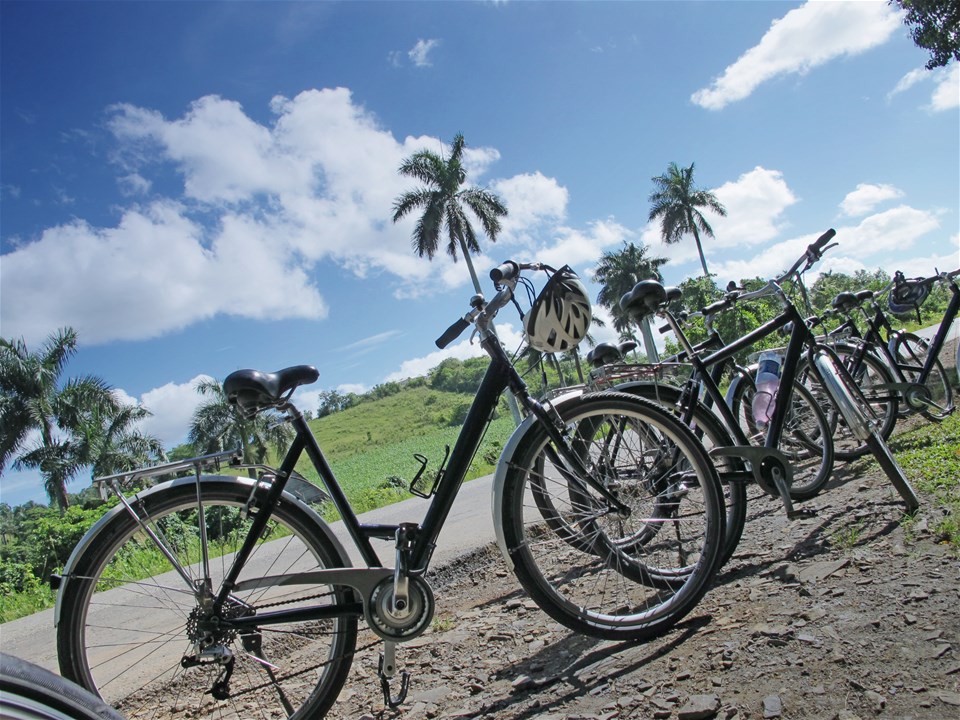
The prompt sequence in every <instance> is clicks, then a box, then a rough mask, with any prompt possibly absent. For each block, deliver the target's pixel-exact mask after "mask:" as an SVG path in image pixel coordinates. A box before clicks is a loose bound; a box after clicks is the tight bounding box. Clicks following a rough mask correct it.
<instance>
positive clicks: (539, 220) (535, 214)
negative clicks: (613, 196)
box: [491, 172, 569, 244]
mask: <svg viewBox="0 0 960 720" xmlns="http://www.w3.org/2000/svg"><path fill="white" fill-rule="evenodd" d="M491 190H493V191H494V192H496V193H497V194H498V195H499V196H500V197H501V198H502V199H503V201H504V202H505V203H506V205H507V209H508V211H509V212H508V215H507V217H505V218H504V219H503V220H502V235H501V239H502V240H503V241H504V242H511V241H512V242H516V243H522V244H529V243H530V242H531V240H532V239H531V238H530V237H529V235H528V232H529V231H530V230H531V229H532V228H536V227H538V226H540V225H542V224H543V223H554V222H559V221H562V220H563V218H564V216H565V215H566V211H567V202H568V200H569V193H568V192H567V189H566V188H565V187H563V186H562V185H560V183H558V182H557V181H556V180H555V179H554V178H548V177H545V176H544V175H542V174H541V173H539V172H535V173H526V174H523V175H514V176H513V177H512V178H506V179H503V180H497V181H496V182H494V183H493V185H492V186H491Z"/></svg>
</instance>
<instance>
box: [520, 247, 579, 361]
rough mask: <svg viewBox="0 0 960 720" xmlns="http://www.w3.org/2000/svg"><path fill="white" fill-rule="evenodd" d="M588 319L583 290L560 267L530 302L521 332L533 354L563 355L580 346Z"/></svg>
mask: <svg viewBox="0 0 960 720" xmlns="http://www.w3.org/2000/svg"><path fill="white" fill-rule="evenodd" d="M592 317H593V312H592V311H591V309H590V299H589V298H588V297H587V291H586V288H584V287H583V283H581V282H580V278H578V277H577V274H576V273H575V272H574V271H573V270H571V269H570V266H569V265H564V266H563V267H562V268H560V269H559V270H557V271H556V272H555V273H554V274H553V277H551V278H550V279H549V280H548V281H547V284H546V285H544V286H543V290H541V291H540V294H539V295H538V296H537V299H536V300H534V301H533V306H532V307H531V308H530V312H528V313H527V315H526V317H525V318H524V319H523V329H524V331H525V332H526V335H527V342H528V343H530V347H532V348H534V349H535V350H539V351H540V352H546V353H552V352H563V351H567V350H572V349H573V348H575V347H576V346H577V345H579V344H580V341H581V340H583V338H584V336H586V334H587V329H588V328H589V327H590V320H591V318H592Z"/></svg>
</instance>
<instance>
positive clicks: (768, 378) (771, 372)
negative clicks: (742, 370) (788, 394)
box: [751, 351, 781, 425]
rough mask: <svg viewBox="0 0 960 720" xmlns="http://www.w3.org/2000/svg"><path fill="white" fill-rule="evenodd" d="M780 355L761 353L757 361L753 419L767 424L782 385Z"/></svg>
mask: <svg viewBox="0 0 960 720" xmlns="http://www.w3.org/2000/svg"><path fill="white" fill-rule="evenodd" d="M780 364H781V360H780V356H779V355H777V354H776V353H775V352H769V351H768V352H763V353H760V361H759V362H758V363H757V394H756V395H754V396H753V404H752V407H751V409H752V411H753V419H754V420H756V421H757V422H758V423H760V424H763V425H766V424H767V423H768V422H770V419H771V418H772V417H773V410H774V408H775V407H776V405H777V403H776V399H777V388H778V387H780Z"/></svg>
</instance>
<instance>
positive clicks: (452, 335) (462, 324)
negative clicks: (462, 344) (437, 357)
mask: <svg viewBox="0 0 960 720" xmlns="http://www.w3.org/2000/svg"><path fill="white" fill-rule="evenodd" d="M468 327H470V321H469V320H467V319H466V318H465V317H462V318H460V319H459V320H457V321H456V322H455V323H454V324H453V325H451V326H450V327H448V328H447V329H446V331H445V332H444V333H443V335H441V336H440V337H438V338H437V339H436V341H435V342H436V344H437V347H438V348H440V349H441V350H443V349H444V348H445V347H446V346H447V345H449V344H450V343H452V342H453V341H454V340H456V339H457V338H458V337H460V333H462V332H463V331H464V330H466V329H467V328H468Z"/></svg>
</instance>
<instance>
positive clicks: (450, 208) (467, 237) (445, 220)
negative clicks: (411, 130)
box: [393, 133, 507, 292]
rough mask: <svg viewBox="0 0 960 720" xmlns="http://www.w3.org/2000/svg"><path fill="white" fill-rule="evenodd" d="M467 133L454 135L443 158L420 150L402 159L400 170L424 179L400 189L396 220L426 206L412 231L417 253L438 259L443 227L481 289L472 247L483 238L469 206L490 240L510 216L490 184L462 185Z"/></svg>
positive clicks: (453, 250)
mask: <svg viewBox="0 0 960 720" xmlns="http://www.w3.org/2000/svg"><path fill="white" fill-rule="evenodd" d="M465 144H466V143H465V142H464V139H463V135H462V134H460V133H458V134H457V136H456V137H455V138H454V139H453V145H452V146H451V149H450V157H449V158H447V159H446V160H444V159H443V158H442V157H441V156H439V155H437V154H436V153H434V152H431V151H430V150H420V151H418V152H416V153H414V154H413V155H411V156H410V157H409V158H407V159H405V160H404V161H403V162H402V163H401V164H400V169H399V172H400V174H401V175H404V176H406V177H411V178H414V179H415V180H418V181H419V182H421V183H423V185H422V186H421V187H419V188H417V189H416V190H410V191H408V192H405V193H403V194H401V195H400V196H399V197H398V198H397V199H396V200H395V201H394V203H393V221H394V222H398V221H399V220H400V219H401V218H403V217H405V216H406V215H408V214H409V213H411V212H413V211H414V210H422V211H423V214H422V215H421V216H420V219H419V220H418V221H417V225H416V227H415V228H414V231H413V236H412V241H413V242H412V244H413V248H414V250H416V252H417V255H419V256H420V257H423V256H424V255H426V256H427V257H428V258H429V259H431V260H432V259H433V256H434V255H435V254H436V252H437V249H438V248H439V243H440V233H441V231H442V232H443V234H444V236H445V237H446V239H447V252H448V253H449V254H450V257H452V258H453V259H454V260H456V259H457V248H458V247H459V249H460V252H461V253H462V254H463V258H464V260H465V261H466V263H467V269H468V270H469V271H470V277H471V279H472V280H473V285H474V287H475V288H476V290H477V292H480V281H479V280H478V279H477V273H476V271H475V270H474V268H473V262H472V261H471V260H470V253H471V252H475V253H478V252H480V244H479V243H478V242H477V236H476V234H475V233H474V230H473V225H471V223H470V219H469V218H468V217H467V213H466V210H467V209H469V210H470V212H471V213H472V214H473V215H474V216H476V218H477V219H478V220H479V221H480V224H481V225H482V226H483V230H484V232H485V233H486V234H487V237H489V238H490V241H491V242H496V240H497V234H498V233H499V232H500V218H502V217H506V215H507V208H506V206H505V205H504V204H503V201H502V200H501V199H500V198H499V197H498V196H497V195H496V194H495V193H492V192H490V191H489V190H484V189H482V188H479V187H472V186H471V187H463V185H464V183H466V181H467V172H466V170H465V169H464V167H463V149H464V146H465Z"/></svg>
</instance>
